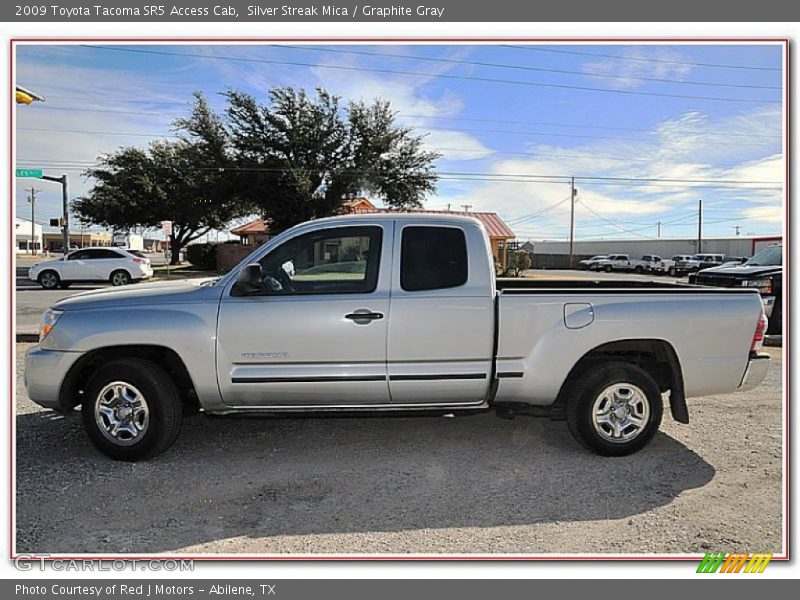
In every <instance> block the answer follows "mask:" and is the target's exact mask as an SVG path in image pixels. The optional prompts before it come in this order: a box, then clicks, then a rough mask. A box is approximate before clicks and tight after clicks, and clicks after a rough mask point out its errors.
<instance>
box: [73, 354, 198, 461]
mask: <svg viewBox="0 0 800 600" xmlns="http://www.w3.org/2000/svg"><path fill="white" fill-rule="evenodd" d="M81 417H82V420H83V426H84V428H85V429H86V433H87V434H88V435H89V439H90V440H91V441H92V443H93V444H94V445H95V446H96V447H97V448H98V449H99V450H100V451H101V452H103V453H104V454H106V455H107V456H109V457H111V458H113V459H114V460H125V461H137V460H146V459H148V458H152V457H154V456H156V455H158V454H161V453H162V452H164V450H166V449H167V448H169V447H170V446H171V445H172V444H173V442H174V441H175V440H176V438H177V437H178V434H179V433H180V431H181V424H182V422H183V413H182V408H181V400H180V395H179V393H178V388H177V387H176V386H175V382H173V381H172V379H171V378H170V376H169V375H167V373H166V372H165V371H164V370H163V369H162V368H161V367H159V366H158V365H156V364H155V363H152V362H150V361H149V360H144V359H141V358H126V359H120V360H114V361H111V362H109V363H107V364H105V365H103V366H101V367H100V368H99V369H97V371H95V373H94V374H93V375H92V376H91V378H90V379H89V382H88V384H87V386H86V390H85V394H84V400H83V403H82V406H81Z"/></svg>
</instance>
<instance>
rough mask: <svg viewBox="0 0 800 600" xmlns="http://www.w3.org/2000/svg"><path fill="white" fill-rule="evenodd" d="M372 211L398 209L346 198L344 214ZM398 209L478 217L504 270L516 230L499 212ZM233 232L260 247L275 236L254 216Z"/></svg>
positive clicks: (363, 199)
mask: <svg viewBox="0 0 800 600" xmlns="http://www.w3.org/2000/svg"><path fill="white" fill-rule="evenodd" d="M371 212H395V211H392V210H390V209H386V208H377V207H376V206H375V205H374V204H373V203H372V202H370V201H369V200H368V199H367V198H351V199H348V200H345V201H344V204H343V210H342V213H343V214H354V213H355V214H361V213H371ZM397 212H414V213H426V214H432V215H455V214H457V215H466V216H468V217H474V218H475V219H478V220H479V221H480V222H481V223H483V226H484V227H485V228H486V233H488V234H489V241H490V243H491V247H492V254H493V255H494V260H495V262H496V263H497V264H498V265H500V267H501V268H502V270H505V268H506V265H507V257H506V248H507V246H508V243H509V242H510V241H511V240H513V239H514V237H515V236H514V232H513V231H511V229H510V228H509V226H508V225H506V224H505V222H504V221H503V219H501V218H500V217H499V216H498V215H497V213H493V212H468V213H465V212H457V211H449V210H425V209H419V210H408V211H397ZM231 233H232V234H234V235H238V236H239V239H240V240H241V241H242V244H244V245H246V246H252V245H255V246H259V245H261V244H263V243H264V242H266V241H267V240H269V239H270V237H272V236H271V235H270V231H269V224H268V223H266V222H265V221H264V219H254V220H253V221H250V222H249V223H245V224H244V225H240V226H239V227H235V228H234V229H231Z"/></svg>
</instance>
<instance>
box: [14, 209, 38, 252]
mask: <svg viewBox="0 0 800 600" xmlns="http://www.w3.org/2000/svg"><path fill="white" fill-rule="evenodd" d="M14 232H15V235H14V245H15V246H16V248H15V250H16V251H17V252H31V251H33V252H35V253H38V252H40V251H41V250H42V247H43V246H42V226H41V225H39V223H33V224H31V221H30V219H22V218H20V217H16V219H15V220H14ZM31 233H33V239H32V240H31Z"/></svg>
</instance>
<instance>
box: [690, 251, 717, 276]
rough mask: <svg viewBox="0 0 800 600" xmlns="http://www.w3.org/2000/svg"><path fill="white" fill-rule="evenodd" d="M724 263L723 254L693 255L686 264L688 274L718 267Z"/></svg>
mask: <svg viewBox="0 0 800 600" xmlns="http://www.w3.org/2000/svg"><path fill="white" fill-rule="evenodd" d="M724 262H725V255H724V254H695V255H694V256H692V258H691V260H689V262H688V263H687V265H686V267H687V269H688V270H689V272H696V271H702V270H703V269H709V268H711V267H718V266H720V265H721V264H723V263H724Z"/></svg>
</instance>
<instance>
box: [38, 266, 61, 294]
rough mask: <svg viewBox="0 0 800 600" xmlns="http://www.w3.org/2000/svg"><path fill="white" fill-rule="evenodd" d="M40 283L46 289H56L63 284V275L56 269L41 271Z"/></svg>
mask: <svg viewBox="0 0 800 600" xmlns="http://www.w3.org/2000/svg"><path fill="white" fill-rule="evenodd" d="M38 281H39V285H40V286H42V288H44V289H46V290H54V289H56V288H57V287H58V286H60V285H61V277H59V276H58V273H56V272H55V271H50V270H48V271H42V272H41V273H39V278H38Z"/></svg>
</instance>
